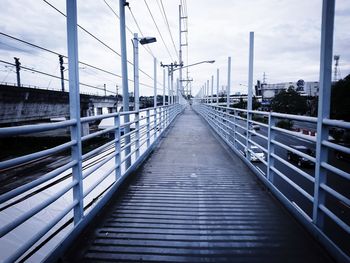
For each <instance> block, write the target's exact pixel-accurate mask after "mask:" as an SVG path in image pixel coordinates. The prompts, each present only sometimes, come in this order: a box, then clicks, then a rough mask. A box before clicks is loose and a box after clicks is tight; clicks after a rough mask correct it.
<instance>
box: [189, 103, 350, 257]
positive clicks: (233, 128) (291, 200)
mask: <svg viewBox="0 0 350 263" xmlns="http://www.w3.org/2000/svg"><path fill="white" fill-rule="evenodd" d="M197 102H201V101H200V100H198V101H197ZM194 109H195V110H196V111H197V112H198V113H199V114H200V115H201V116H202V117H203V118H204V119H205V120H206V121H207V122H208V123H209V125H210V126H211V127H212V128H213V130H214V131H215V132H216V133H217V134H218V135H219V136H220V137H221V138H222V139H223V140H224V141H225V142H226V143H227V145H228V146H229V147H230V148H231V149H232V150H233V151H234V152H235V153H236V154H238V156H240V157H241V158H242V159H243V160H244V162H245V163H246V164H247V165H248V166H249V167H250V168H251V169H252V170H253V171H254V173H255V174H256V175H257V176H258V177H259V178H260V179H261V180H262V181H263V182H264V183H265V184H266V186H267V187H268V188H269V189H270V190H271V192H273V193H274V194H275V195H276V196H277V197H278V198H279V200H280V201H282V203H283V204H284V205H285V206H286V207H287V208H288V209H289V211H291V212H292V214H294V215H295V216H296V217H297V219H299V220H300V221H301V222H302V223H303V225H304V226H305V227H306V228H307V229H308V230H309V231H310V232H311V233H313V234H314V236H315V237H316V238H317V239H319V240H320V241H321V242H322V243H323V245H324V246H325V247H326V248H327V249H328V250H329V251H330V252H331V253H332V255H333V256H334V257H335V258H336V259H337V260H339V262H349V259H350V258H349V255H350V245H349V244H350V243H349V237H350V226H349V225H350V192H349V186H350V165H349V162H348V160H346V159H344V160H339V159H340V158H337V154H338V156H339V154H340V155H341V156H350V148H349V146H346V145H345V146H344V145H342V143H341V142H339V141H337V140H335V139H334V138H333V137H332V136H331V135H332V133H330V136H329V139H328V140H322V141H320V143H321V144H322V147H319V145H317V144H318V141H319V140H317V139H316V138H317V134H316V133H315V130H316V125H317V118H314V117H306V116H296V115H288V114H280V113H274V112H262V111H247V110H243V109H237V108H228V107H223V106H217V105H215V106H213V105H210V104H203V103H197V104H195V105H194ZM286 124H287V125H286ZM322 125H323V127H324V129H327V130H335V129H342V130H343V131H345V132H347V133H349V130H350V123H349V122H344V121H338V120H331V119H324V120H323V123H322ZM304 127H307V128H304ZM318 149H321V150H320V152H317V151H318ZM324 154H326V155H327V158H325V159H324V160H328V161H327V162H324V161H323V162H321V163H319V162H317V161H316V159H317V156H321V155H324ZM317 166H319V167H320V169H323V170H324V172H325V173H326V178H321V179H320V178H319V177H320V175H319V174H318V173H317V171H319V169H317ZM317 182H319V183H317ZM316 193H317V194H316ZM315 210H317V213H315Z"/></svg>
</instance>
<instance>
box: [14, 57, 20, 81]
mask: <svg viewBox="0 0 350 263" xmlns="http://www.w3.org/2000/svg"><path fill="white" fill-rule="evenodd" d="M14 59H15V66H16V76H17V87H20V86H21V74H20V70H21V63H20V62H19V58H14Z"/></svg>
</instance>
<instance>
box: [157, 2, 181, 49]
mask: <svg viewBox="0 0 350 263" xmlns="http://www.w3.org/2000/svg"><path fill="white" fill-rule="evenodd" d="M157 4H158V7H159V2H158V0H157ZM160 4H161V6H162V7H161V13H163V14H164V18H165V24H166V26H167V29H168V32H169V35H170V38H171V42H172V43H173V47H174V50H175V53H176V54H178V51H177V49H176V45H175V41H174V38H173V34H172V33H171V30H170V26H169V21H168V17H167V15H166V12H165V8H164V5H163V0H160Z"/></svg>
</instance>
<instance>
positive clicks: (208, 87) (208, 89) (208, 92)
mask: <svg viewBox="0 0 350 263" xmlns="http://www.w3.org/2000/svg"><path fill="white" fill-rule="evenodd" d="M207 94H208V103H209V102H210V86H209V79H208V80H207Z"/></svg>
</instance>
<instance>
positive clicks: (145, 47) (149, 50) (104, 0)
mask: <svg viewBox="0 0 350 263" xmlns="http://www.w3.org/2000/svg"><path fill="white" fill-rule="evenodd" d="M103 2H104V3H105V4H106V5H107V6H108V8H109V10H111V11H112V13H113V14H114V15H115V16H116V17H117V18H118V19H119V20H120V17H119V15H118V14H117V12H115V11H114V9H113V8H112V7H111V6H110V5H109V4H108V3H107V1H106V0H103ZM129 8H130V7H129ZM125 28H126V29H127V30H128V31H129V33H130V34H131V35H132V37H134V33H133V31H132V30H131V29H130V28H129V27H128V26H127V25H125ZM139 31H140V33H141V35H142V36H143V34H142V32H141V30H140V29H139ZM143 37H144V36H143ZM142 47H143V48H144V49H145V50H146V51H147V52H148V54H150V55H151V56H152V57H154V54H153V52H152V50H151V48H150V47H149V46H143V45H142Z"/></svg>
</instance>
